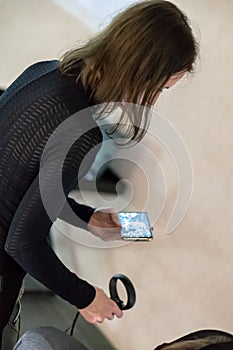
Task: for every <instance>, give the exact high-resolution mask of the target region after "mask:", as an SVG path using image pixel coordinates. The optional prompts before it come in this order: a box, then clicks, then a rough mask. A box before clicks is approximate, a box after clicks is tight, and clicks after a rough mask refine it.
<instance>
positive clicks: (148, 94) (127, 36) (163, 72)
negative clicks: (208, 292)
mask: <svg viewBox="0 0 233 350" xmlns="http://www.w3.org/2000/svg"><path fill="white" fill-rule="evenodd" d="M197 54H198V45H197V42H196V40H195V38H194V36H193V33H192V29H191V27H190V25H189V23H188V19H187V17H186V15H185V14H184V13H183V12H182V11H181V10H180V9H178V7H177V6H176V5H174V4H172V3H171V2H169V1H161V0H147V1H142V2H139V3H136V4H133V5H131V6H129V7H128V8H126V9H125V10H123V11H122V12H120V13H119V14H118V15H116V16H115V17H114V18H113V20H112V21H111V23H110V24H109V25H108V26H107V27H106V28H105V29H103V30H102V31H101V32H99V33H97V34H96V35H94V36H93V37H92V38H90V39H89V40H88V41H87V42H86V43H85V44H83V45H81V46H80V47H78V48H76V49H73V50H71V51H68V52H66V53H65V54H64V56H63V57H62V59H61V62H60V70H61V73H62V74H65V75H71V76H75V77H76V79H77V80H78V79H79V78H81V81H82V84H83V86H84V88H85V90H88V89H89V91H91V98H92V99H93V100H94V101H95V104H102V103H104V104H105V103H112V102H122V101H126V102H129V103H132V105H134V106H135V104H137V108H136V110H135V108H132V109H130V111H129V110H128V111H127V113H128V115H127V117H128V128H127V132H126V134H127V135H130V136H129V137H130V139H131V140H134V141H139V140H140V139H141V138H142V137H143V136H144V134H145V132H146V130H147V129H148V126H149V116H148V114H149V112H148V110H149V108H146V109H144V108H143V106H147V107H148V106H149V107H150V106H151V105H152V102H153V100H154V98H155V97H156V96H157V94H158V93H159V92H160V91H161V89H162V88H163V86H164V84H165V83H166V81H167V80H168V79H169V78H170V77H171V76H172V75H174V74H176V73H178V72H183V71H184V72H192V71H193V66H194V62H195V59H196V56H197ZM80 60H82V62H83V63H84V64H83V66H82V70H81V73H80V70H79V69H78V67H79V65H78V63H79V61H80ZM113 108H114V103H113ZM135 112H136V113H135ZM100 115H101V113H100ZM124 118H125V113H124V111H123V113H122V115H121V118H120V120H119V122H118V123H117V124H116V125H115V127H114V128H113V130H112V132H114V131H118V129H120V128H121V125H122V124H123V120H125V119H124Z"/></svg>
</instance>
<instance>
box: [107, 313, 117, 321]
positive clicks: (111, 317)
mask: <svg viewBox="0 0 233 350" xmlns="http://www.w3.org/2000/svg"><path fill="white" fill-rule="evenodd" d="M114 316H115V314H114V313H112V314H111V315H109V316H108V317H106V319H107V320H109V321H112V320H113V319H114Z"/></svg>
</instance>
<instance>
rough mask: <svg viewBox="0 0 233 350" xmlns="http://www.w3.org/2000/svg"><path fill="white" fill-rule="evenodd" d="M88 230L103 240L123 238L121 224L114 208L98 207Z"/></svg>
mask: <svg viewBox="0 0 233 350" xmlns="http://www.w3.org/2000/svg"><path fill="white" fill-rule="evenodd" d="M87 228H88V231H90V232H91V233H93V235H95V236H97V237H99V238H100V239H102V240H103V241H105V242H107V241H115V240H119V239H121V224H120V220H119V218H118V215H117V213H116V212H115V210H114V209H113V208H98V209H96V210H95V212H94V213H93V214H92V216H91V218H90V221H89V222H88V225H87Z"/></svg>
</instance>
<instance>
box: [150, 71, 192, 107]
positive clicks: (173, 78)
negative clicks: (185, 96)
mask: <svg viewBox="0 0 233 350" xmlns="http://www.w3.org/2000/svg"><path fill="white" fill-rule="evenodd" d="M185 73H186V72H185V71H184V72H179V73H176V74H174V75H172V76H171V78H169V79H168V80H167V82H166V84H165V85H164V87H163V88H162V89H161V90H160V92H159V93H158V94H157V95H156V96H155V98H154V100H153V102H152V105H154V104H155V103H156V102H157V100H158V98H159V96H160V94H161V93H162V92H163V89H170V88H171V87H172V86H174V85H175V84H176V83H177V82H178V81H179V80H180V79H182V78H183V76H184V75H185Z"/></svg>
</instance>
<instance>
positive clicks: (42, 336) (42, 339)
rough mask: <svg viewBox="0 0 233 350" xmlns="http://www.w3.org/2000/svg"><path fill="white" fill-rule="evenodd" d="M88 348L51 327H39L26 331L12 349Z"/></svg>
mask: <svg viewBox="0 0 233 350" xmlns="http://www.w3.org/2000/svg"><path fill="white" fill-rule="evenodd" d="M29 349H30V350H31V349H33V350H88V349H87V348H86V347H84V346H83V345H82V344H81V343H80V342H79V341H78V340H76V339H75V338H73V337H71V336H69V335H68V334H66V333H64V332H62V331H60V330H58V329H56V328H53V327H40V328H36V329H35V330H30V331H28V332H26V333H25V334H24V335H23V336H22V337H21V338H20V339H19V341H18V342H17V344H16V345H15V347H14V349H13V350H29Z"/></svg>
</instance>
